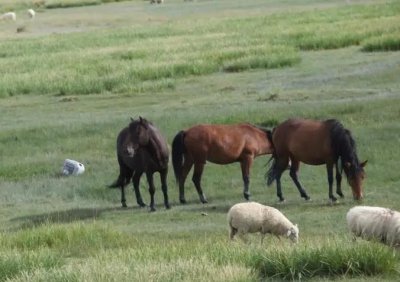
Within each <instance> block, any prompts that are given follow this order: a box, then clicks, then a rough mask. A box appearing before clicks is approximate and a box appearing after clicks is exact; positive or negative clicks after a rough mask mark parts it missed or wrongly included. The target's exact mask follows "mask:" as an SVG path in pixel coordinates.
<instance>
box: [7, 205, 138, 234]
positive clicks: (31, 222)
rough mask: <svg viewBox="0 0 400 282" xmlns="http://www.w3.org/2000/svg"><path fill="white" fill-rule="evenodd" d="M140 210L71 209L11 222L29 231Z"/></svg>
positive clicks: (115, 208)
mask: <svg viewBox="0 0 400 282" xmlns="http://www.w3.org/2000/svg"><path fill="white" fill-rule="evenodd" d="M136 209H140V208H139V207H131V208H122V207H118V208H117V207H113V208H83V209H70V210H65V211H55V212H50V213H44V214H38V215H30V216H22V217H16V218H12V219H11V220H10V221H14V222H15V221H17V222H21V224H20V225H19V227H18V228H17V229H29V228H32V227H37V226H40V225H42V224H47V223H70V222H75V221H80V220H86V219H97V218H99V217H100V215H101V214H102V213H104V212H110V211H129V210H136Z"/></svg>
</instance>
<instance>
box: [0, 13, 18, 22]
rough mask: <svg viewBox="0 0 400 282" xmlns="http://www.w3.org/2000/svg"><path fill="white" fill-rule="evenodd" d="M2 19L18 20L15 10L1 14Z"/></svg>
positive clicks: (0, 18)
mask: <svg viewBox="0 0 400 282" xmlns="http://www.w3.org/2000/svg"><path fill="white" fill-rule="evenodd" d="M0 20H12V21H16V20H17V15H16V14H15V13H14V12H8V13H4V14H2V15H1V16H0Z"/></svg>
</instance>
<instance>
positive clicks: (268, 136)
mask: <svg viewBox="0 0 400 282" xmlns="http://www.w3.org/2000/svg"><path fill="white" fill-rule="evenodd" d="M251 125H252V126H254V127H256V128H258V129H260V130H262V131H264V133H265V135H266V136H267V138H268V140H269V142H271V144H272V132H273V130H271V129H269V128H266V127H264V126H261V125H258V124H251Z"/></svg>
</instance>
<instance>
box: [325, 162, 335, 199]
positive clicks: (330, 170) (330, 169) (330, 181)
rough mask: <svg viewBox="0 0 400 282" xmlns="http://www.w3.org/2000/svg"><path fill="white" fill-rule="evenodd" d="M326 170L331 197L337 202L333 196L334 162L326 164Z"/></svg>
mask: <svg viewBox="0 0 400 282" xmlns="http://www.w3.org/2000/svg"><path fill="white" fill-rule="evenodd" d="M326 172H327V173H328V185H329V199H330V200H331V201H332V202H336V200H337V199H336V197H335V196H333V164H330V163H327V164H326Z"/></svg>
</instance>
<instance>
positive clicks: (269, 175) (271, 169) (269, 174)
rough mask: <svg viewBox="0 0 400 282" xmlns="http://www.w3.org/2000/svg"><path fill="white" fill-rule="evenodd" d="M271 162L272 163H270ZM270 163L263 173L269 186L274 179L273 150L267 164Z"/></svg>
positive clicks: (274, 158) (274, 160) (274, 163)
mask: <svg viewBox="0 0 400 282" xmlns="http://www.w3.org/2000/svg"><path fill="white" fill-rule="evenodd" d="M271 162H272V163H271ZM270 163H271V164H270ZM269 164H270V167H269V169H268V171H267V173H266V174H265V178H267V185H268V186H270V185H271V184H272V182H274V180H275V179H276V168H275V167H276V156H275V152H274V153H273V154H272V156H271V158H270V159H269V160H268V163H267V165H269Z"/></svg>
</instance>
